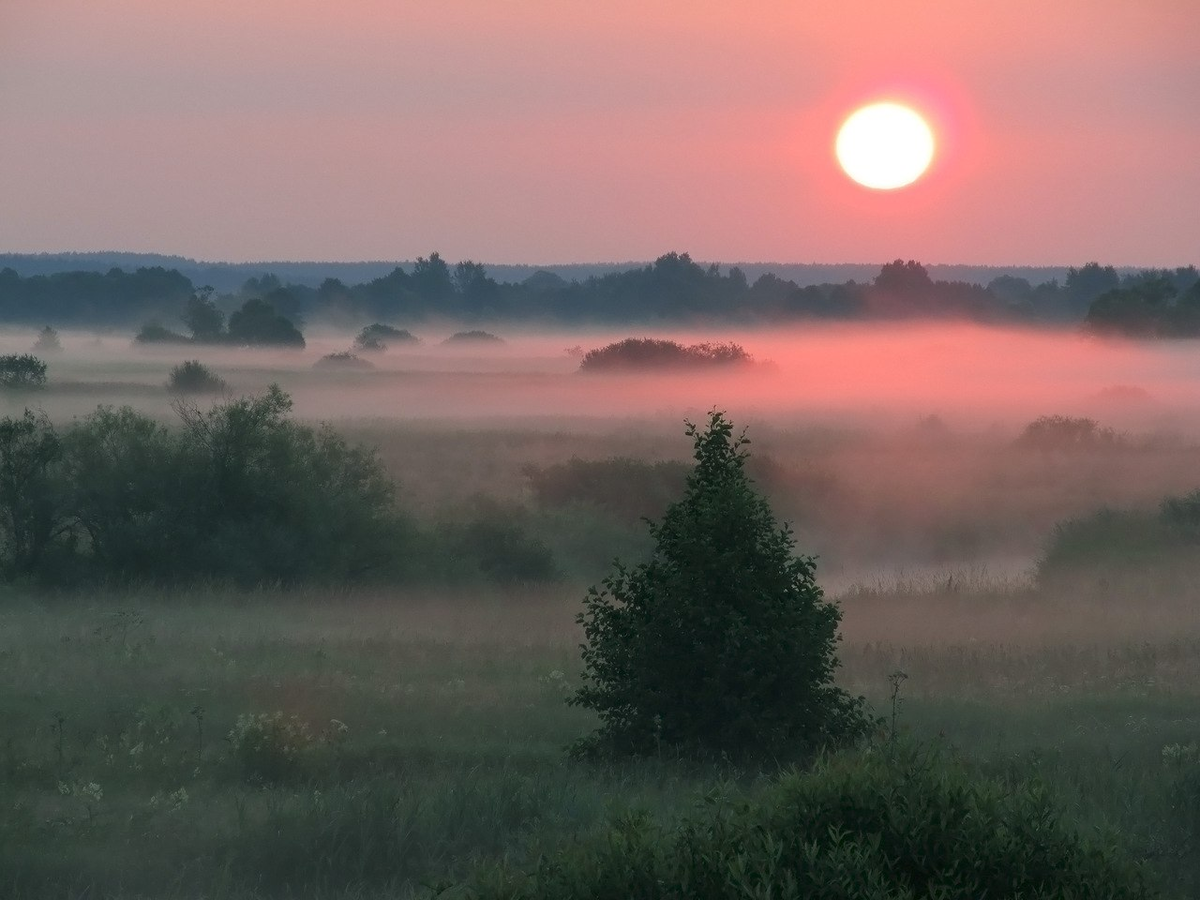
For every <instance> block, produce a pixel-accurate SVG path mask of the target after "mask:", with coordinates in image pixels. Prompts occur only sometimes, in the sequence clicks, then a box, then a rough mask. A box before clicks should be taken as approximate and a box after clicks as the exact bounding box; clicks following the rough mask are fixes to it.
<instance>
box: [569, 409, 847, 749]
mask: <svg viewBox="0 0 1200 900" xmlns="http://www.w3.org/2000/svg"><path fill="white" fill-rule="evenodd" d="M687 434H688V435H689V436H691V437H692V438H693V440H694V444H695V447H694V451H695V452H694V455H695V467H694V468H693V469H692V471H691V473H690V474H689V475H688V477H687V485H686V488H685V491H684V495H683V498H682V499H681V500H679V501H678V502H676V503H674V504H672V505H671V506H670V507H669V508H668V510H667V512H666V514H665V515H664V517H663V519H662V521H661V522H659V523H657V524H654V523H651V525H650V530H651V533H652V535H653V537H654V539H655V542H656V546H655V550H654V553H653V555H652V557H651V559H650V561H649V562H647V563H643V564H641V565H639V566H637V567H635V568H632V569H630V568H626V567H625V566H623V565H621V564H620V563H618V564H617V565H616V570H615V572H614V573H613V574H612V575H610V576H609V577H608V578H606V579H605V580H604V581H603V582H602V583H601V586H600V587H598V588H595V587H594V588H592V589H591V590H590V591H589V592H588V595H587V597H586V599H585V601H584V611H583V612H582V613H581V614H580V616H579V622H580V624H581V625H582V626H583V630H584V635H585V639H586V643H585V645H584V648H583V663H584V670H585V671H584V682H583V686H582V687H581V688H580V689H579V691H578V693H577V694H576V695H575V696H574V697H573V698H572V702H573V703H574V704H576V705H579V706H583V707H586V708H589V709H592V710H595V711H596V712H597V713H598V714H599V716H600V721H601V727H600V730H599V731H598V732H597V733H596V735H594V736H593V738H592V739H591V740H590V741H589V742H586V743H585V745H582V746H581V748H580V749H585V748H591V749H595V750H598V751H603V752H616V753H646V752H651V751H653V750H655V749H656V748H658V747H660V746H663V745H666V746H674V747H679V748H682V749H700V750H711V751H731V752H754V753H763V754H771V753H790V752H796V751H797V750H801V749H804V748H811V747H814V746H817V745H820V744H823V743H825V742H828V741H831V740H840V739H844V738H847V737H850V736H852V735H856V734H860V733H861V732H862V731H863V730H864V728H865V725H866V720H865V718H864V715H863V711H862V701H861V699H859V700H856V699H853V698H851V697H850V696H848V695H847V694H846V693H845V692H844V691H842V690H841V689H839V688H838V687H836V686H835V685H834V684H833V673H834V670H835V668H836V667H837V664H838V662H837V658H836V656H835V652H834V650H835V645H836V642H837V640H838V636H837V627H838V622H839V621H840V618H841V613H840V611H839V609H838V608H837V607H836V606H835V605H833V604H832V603H828V602H826V601H825V600H824V598H823V596H822V592H821V589H820V588H819V587H818V586H817V584H816V582H815V580H814V571H815V563H814V561H813V559H812V558H810V557H806V556H795V555H794V552H793V551H794V540H793V538H792V533H791V530H790V529H789V528H788V527H787V526H786V525H784V526H782V527H781V526H779V525H777V524H776V521H775V517H774V515H773V514H772V512H771V509H770V506H769V505H768V504H767V502H766V500H765V499H764V498H763V497H762V496H760V495H759V494H758V493H757V492H756V491H755V489H754V487H753V485H752V484H751V482H750V480H749V478H748V477H747V475H746V472H745V461H746V458H747V455H748V454H747V452H746V451H745V450H744V449H743V448H744V446H745V444H746V443H747V441H746V439H745V437H744V435H743V436H742V437H737V438H735V437H734V436H733V426H732V425H731V424H730V423H729V422H728V421H727V420H726V419H725V417H724V415H723V414H721V413H719V412H715V411H714V412H713V413H712V414H711V415H710V417H709V422H708V427H707V428H706V429H704V430H701V429H700V428H698V427H697V426H695V425H693V424H691V423H688V426H687Z"/></svg>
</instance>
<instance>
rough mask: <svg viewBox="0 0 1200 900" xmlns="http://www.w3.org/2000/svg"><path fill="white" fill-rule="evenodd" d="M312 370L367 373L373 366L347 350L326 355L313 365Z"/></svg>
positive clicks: (368, 361) (367, 360)
mask: <svg viewBox="0 0 1200 900" xmlns="http://www.w3.org/2000/svg"><path fill="white" fill-rule="evenodd" d="M313 368H314V369H340V370H342V371H358V372H369V371H371V370H372V369H374V368H375V364H374V363H373V362H371V361H370V360H369V359H361V358H359V357H357V356H355V355H354V354H353V353H351V352H350V351H349V350H343V351H342V352H341V353H326V354H325V355H324V356H322V357H321V358H320V359H318V360H317V361H316V362H315V363H313Z"/></svg>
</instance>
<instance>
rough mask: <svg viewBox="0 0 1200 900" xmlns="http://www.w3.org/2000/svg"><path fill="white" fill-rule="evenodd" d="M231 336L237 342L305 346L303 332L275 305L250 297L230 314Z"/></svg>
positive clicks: (259, 344) (249, 344)
mask: <svg viewBox="0 0 1200 900" xmlns="http://www.w3.org/2000/svg"><path fill="white" fill-rule="evenodd" d="M228 334H229V340H230V341H231V342H232V343H234V344H243V345H246V346H266V347H297V348H300V349H303V348H304V335H302V334H301V333H300V330H299V329H298V328H296V326H295V325H294V324H293V323H292V321H291V320H290V319H287V318H285V317H284V316H281V315H280V314H279V313H278V312H277V311H276V310H275V307H274V305H272V304H271V303H269V302H268V301H266V300H261V299H259V298H258V297H251V298H250V299H249V300H247V301H246V302H245V303H243V304H242V308H241V309H239V310H237V311H235V312H234V313H233V314H232V315H231V316H230V317H229V332H228Z"/></svg>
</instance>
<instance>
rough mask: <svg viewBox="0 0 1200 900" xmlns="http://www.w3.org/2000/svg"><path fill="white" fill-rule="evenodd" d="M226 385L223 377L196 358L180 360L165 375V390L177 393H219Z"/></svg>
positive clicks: (225, 388) (226, 387)
mask: <svg viewBox="0 0 1200 900" xmlns="http://www.w3.org/2000/svg"><path fill="white" fill-rule="evenodd" d="M228 387H229V386H228V385H227V384H226V383H225V380H224V379H223V378H221V377H220V376H219V375H217V373H216V372H214V371H213V370H212V369H210V368H209V367H208V366H206V365H204V363H202V362H200V360H198V359H189V360H186V361H184V362H181V363H180V364H179V365H177V366H175V367H174V368H172V369H171V373H170V375H168V376H167V390H170V391H174V392H175V393H178V394H219V393H221V392H222V391H225V390H227V389H228Z"/></svg>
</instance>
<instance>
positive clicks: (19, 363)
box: [0, 353, 46, 390]
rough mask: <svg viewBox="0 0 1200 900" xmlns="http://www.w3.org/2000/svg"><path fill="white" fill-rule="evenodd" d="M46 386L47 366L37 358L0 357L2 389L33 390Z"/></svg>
mask: <svg viewBox="0 0 1200 900" xmlns="http://www.w3.org/2000/svg"><path fill="white" fill-rule="evenodd" d="M45 386H46V364H45V363H44V362H42V361H41V360H40V359H38V358H37V357H36V356H31V355H29V354H28V353H25V354H22V355H20V356H17V355H10V356H0V387H5V388H9V389H10V390H31V389H35V388H40V387H45Z"/></svg>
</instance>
